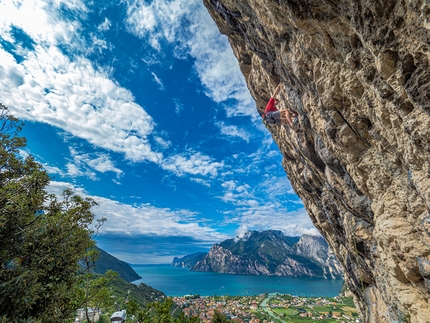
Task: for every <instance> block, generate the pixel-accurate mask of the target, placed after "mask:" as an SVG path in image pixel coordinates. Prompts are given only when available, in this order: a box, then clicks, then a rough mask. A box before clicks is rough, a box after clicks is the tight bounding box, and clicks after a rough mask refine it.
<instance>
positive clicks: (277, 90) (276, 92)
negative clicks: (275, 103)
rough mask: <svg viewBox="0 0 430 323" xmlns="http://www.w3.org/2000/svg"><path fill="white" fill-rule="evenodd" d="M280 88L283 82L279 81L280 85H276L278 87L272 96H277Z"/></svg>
mask: <svg viewBox="0 0 430 323" xmlns="http://www.w3.org/2000/svg"><path fill="white" fill-rule="evenodd" d="M280 88H281V83H279V84H278V86H277V87H276V89H275V92H273V94H272V98H275V97H276V95H277V94H278V92H279V90H280Z"/></svg>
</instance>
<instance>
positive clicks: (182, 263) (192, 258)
mask: <svg viewBox="0 0 430 323" xmlns="http://www.w3.org/2000/svg"><path fill="white" fill-rule="evenodd" d="M206 255H207V253H206V252H196V253H193V254H191V255H186V256H184V257H181V258H178V257H174V258H173V261H172V263H171V264H170V265H171V266H172V267H179V268H191V267H193V266H194V265H195V264H196V262H198V261H199V260H201V259H203V258H204V257H205V256H206Z"/></svg>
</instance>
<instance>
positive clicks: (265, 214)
mask: <svg viewBox="0 0 430 323" xmlns="http://www.w3.org/2000/svg"><path fill="white" fill-rule="evenodd" d="M234 213H235V214H236V215H234V214H232V213H231V212H227V213H226V215H227V218H226V223H239V226H240V227H241V226H245V225H246V227H247V229H249V230H281V231H282V232H284V234H285V235H287V236H301V235H302V234H312V235H319V233H318V230H317V229H316V228H315V227H314V225H313V224H312V221H311V220H310V218H309V216H308V214H307V213H306V210H305V209H304V208H300V209H298V210H295V211H288V210H287V209H285V208H284V207H282V206H281V205H280V204H279V203H267V204H266V205H259V206H258V207H251V208H243V209H242V210H239V209H237V210H235V211H234ZM240 227H239V228H240ZM239 232H240V230H239Z"/></svg>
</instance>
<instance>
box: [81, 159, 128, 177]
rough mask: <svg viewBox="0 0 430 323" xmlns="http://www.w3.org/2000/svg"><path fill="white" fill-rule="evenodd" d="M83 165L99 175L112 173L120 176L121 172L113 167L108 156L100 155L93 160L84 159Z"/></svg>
mask: <svg viewBox="0 0 430 323" xmlns="http://www.w3.org/2000/svg"><path fill="white" fill-rule="evenodd" d="M85 157H88V155H86V156H85ZM85 163H86V164H87V165H88V166H90V167H91V168H93V169H95V170H96V171H98V172H100V173H106V172H114V173H116V174H117V175H118V176H119V175H121V174H122V170H121V169H119V168H116V167H115V166H114V164H113V162H112V161H111V160H110V159H109V156H108V155H100V156H98V157H97V158H95V159H90V158H86V160H85Z"/></svg>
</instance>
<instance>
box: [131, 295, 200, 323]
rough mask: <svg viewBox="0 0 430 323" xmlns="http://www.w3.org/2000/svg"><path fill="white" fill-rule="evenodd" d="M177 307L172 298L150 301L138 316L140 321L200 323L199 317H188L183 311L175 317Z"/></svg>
mask: <svg viewBox="0 0 430 323" xmlns="http://www.w3.org/2000/svg"><path fill="white" fill-rule="evenodd" d="M176 310H177V307H176V306H175V304H174V303H173V301H172V299H171V298H167V299H166V300H164V301H162V302H154V303H149V304H148V305H147V306H146V308H145V309H144V310H142V311H140V312H139V313H138V314H137V315H136V317H137V321H139V322H140V323H200V320H199V318H198V317H188V316H185V315H184V314H183V313H181V314H180V315H179V316H177V317H176V318H175V315H174V312H175V311H176Z"/></svg>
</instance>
